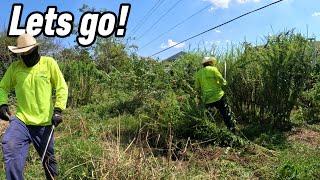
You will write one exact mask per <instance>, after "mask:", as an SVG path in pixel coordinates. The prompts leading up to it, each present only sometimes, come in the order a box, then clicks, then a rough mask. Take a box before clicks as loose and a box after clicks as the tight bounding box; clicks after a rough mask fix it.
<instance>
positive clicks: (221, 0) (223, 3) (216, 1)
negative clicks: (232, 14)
mask: <svg viewBox="0 0 320 180" xmlns="http://www.w3.org/2000/svg"><path fill="white" fill-rule="evenodd" d="M204 1H208V2H210V3H211V4H213V5H214V6H215V7H217V8H228V7H229V4H230V2H231V0H204ZM211 10H212V9H211Z"/></svg>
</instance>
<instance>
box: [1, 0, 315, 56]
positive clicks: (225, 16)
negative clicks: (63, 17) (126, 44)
mask: <svg viewBox="0 0 320 180" xmlns="http://www.w3.org/2000/svg"><path fill="white" fill-rule="evenodd" d="M157 1H159V0H127V1H123V0H79V1H64V0H55V1H53V0H48V1H45V0H24V1H12V0H9V1H1V2H0V7H1V11H0V26H1V28H2V29H3V28H4V27H7V24H8V21H9V17H10V11H11V6H12V4H13V3H23V4H24V12H23V15H24V17H23V19H22V22H24V20H25V17H26V15H28V14H29V13H30V12H32V11H41V12H44V11H45V10H46V7H47V6H49V5H55V6H57V7H58V11H70V12H72V13H74V15H75V17H76V22H77V21H78V19H79V17H80V16H81V14H80V13H79V11H78V9H79V8H80V7H81V6H82V5H83V4H88V5H89V6H92V7H95V8H96V9H101V8H104V9H108V10H111V11H114V12H116V14H117V12H118V8H119V5H120V4H121V3H131V5H132V7H131V8H132V9H131V14H130V16H129V21H128V26H127V28H128V32H127V33H128V34H127V35H130V36H132V37H135V39H134V40H131V41H130V43H132V44H135V45H138V46H139V47H142V46H144V45H145V44H146V43H148V42H150V40H152V39H154V38H155V37H157V36H158V35H159V34H162V33H163V32H165V31H167V30H168V29H169V28H171V27H172V26H174V25H176V24H177V23H179V22H180V21H182V20H184V19H185V18H187V17H188V16H190V15H192V14H193V13H195V12H197V11H199V10H200V9H202V8H204V7H206V6H210V7H208V8H207V9H205V10H204V11H202V12H201V13H200V14H198V15H196V16H194V17H193V18H191V19H189V20H188V21H186V22H185V23H183V24H182V25H181V26H179V27H177V28H176V29H174V30H173V31H171V32H169V33H166V34H165V35H164V36H163V37H161V38H159V39H158V40H156V41H154V42H153V43H151V44H149V45H148V46H146V47H145V48H142V49H139V51H138V54H139V55H141V56H150V55H151V54H153V53H155V52H157V51H160V50H162V49H163V48H165V47H168V46H169V45H172V44H174V43H176V42H179V41H181V40H183V39H185V38H187V37H189V36H192V35H194V34H197V33H199V32H201V31H204V30H206V29H208V28H211V27H213V26H215V25H218V24H220V23H223V22H224V21H227V20H229V19H231V18H234V17H236V16H238V15H240V14H242V13H245V12H247V11H250V10H253V9H255V8H258V7H260V6H263V5H265V4H268V3H270V2H272V1H273V0H182V1H180V2H179V3H178V4H177V6H175V8H174V9H173V10H172V11H171V12H169V13H168V14H167V15H166V16H164V17H163V18H162V20H161V21H160V22H159V23H158V24H156V25H155V26H154V27H153V28H152V29H151V30H150V31H147V30H148V29H150V27H151V25H152V24H154V23H155V22H156V21H157V20H158V19H159V17H161V16H162V15H163V14H165V13H166V12H167V11H168V9H169V8H170V7H172V6H173V5H174V4H175V3H176V2H178V0H160V1H163V2H162V4H161V5H160V6H159V7H158V8H157V9H156V10H154V12H153V13H152V15H151V16H150V17H148V18H143V17H145V15H146V13H147V12H148V11H149V10H150V9H151V8H152V7H153V6H154V5H155V4H156V3H157ZM141 19H143V20H142V22H143V23H142V24H141V23H140V25H139V29H138V31H136V32H135V33H133V32H132V30H133V28H134V27H135V26H136V25H137V24H138V23H139V22H141ZM292 28H295V29H296V31H297V32H301V33H303V34H307V32H308V33H309V36H311V35H314V36H316V37H317V39H320V1H319V0H285V1H283V2H281V3H279V4H277V5H275V6H272V7H269V8H267V9H264V10H262V11H260V12H258V13H254V14H252V15H249V16H246V17H244V18H242V19H240V20H238V21H235V22H233V23H231V24H228V25H226V26H223V27H221V28H219V29H217V30H216V31H212V32H209V33H207V34H205V35H203V36H200V37H197V38H195V39H193V40H191V41H188V42H186V43H185V44H183V45H181V46H179V47H176V48H173V49H170V50H168V51H166V52H164V53H162V54H159V57H160V58H161V59H163V58H165V57H168V56H170V55H173V54H175V53H177V52H179V51H182V50H188V49H190V48H191V49H194V48H197V47H200V48H203V47H207V48H209V47H210V46H211V45H212V44H214V45H216V46H217V47H218V48H219V49H226V48H227V47H229V46H230V43H234V44H238V43H240V42H243V41H245V40H246V41H248V42H251V43H261V42H262V40H263V37H264V36H266V35H268V34H276V33H278V32H281V31H283V30H286V29H292ZM126 37H128V36H126ZM74 40H75V37H70V38H65V39H63V40H62V43H63V44H64V45H66V46H69V45H72V44H73V41H74Z"/></svg>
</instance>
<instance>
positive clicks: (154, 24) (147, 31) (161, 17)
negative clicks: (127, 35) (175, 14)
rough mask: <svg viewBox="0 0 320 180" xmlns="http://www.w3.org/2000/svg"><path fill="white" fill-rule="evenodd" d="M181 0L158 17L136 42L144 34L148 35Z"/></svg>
mask: <svg viewBox="0 0 320 180" xmlns="http://www.w3.org/2000/svg"><path fill="white" fill-rule="evenodd" d="M181 1H182V0H178V1H177V2H176V3H175V4H174V5H173V6H171V7H170V9H169V10H168V11H166V12H165V13H164V14H163V15H162V16H160V18H159V19H158V20H157V21H156V22H155V23H153V24H152V26H151V27H150V28H149V29H147V30H146V31H144V32H143V33H142V34H141V35H140V36H139V37H138V38H137V40H139V39H140V38H141V37H142V36H144V35H145V34H147V33H149V31H150V30H151V29H152V28H153V27H154V26H156V25H157V24H158V23H159V22H160V21H161V20H162V19H163V18H164V17H165V16H166V15H167V14H169V13H170V11H172V10H173V9H174V8H175V7H176V6H177V5H178V4H179V3H180V2H181Z"/></svg>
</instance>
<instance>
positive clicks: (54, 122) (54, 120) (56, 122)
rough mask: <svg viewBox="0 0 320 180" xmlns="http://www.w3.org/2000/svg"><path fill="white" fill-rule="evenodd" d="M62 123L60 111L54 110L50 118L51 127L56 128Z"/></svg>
mask: <svg viewBox="0 0 320 180" xmlns="http://www.w3.org/2000/svg"><path fill="white" fill-rule="evenodd" d="M61 122H62V110H61V109H60V108H54V110H53V116H52V125H54V126H55V127H57V126H58V125H59V124H60V123H61Z"/></svg>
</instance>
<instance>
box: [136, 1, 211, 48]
mask: <svg viewBox="0 0 320 180" xmlns="http://www.w3.org/2000/svg"><path fill="white" fill-rule="evenodd" d="M209 7H211V5H208V6H205V7H204V8H202V9H200V10H199V11H197V12H196V13H194V14H192V15H191V16H189V17H187V18H186V19H184V20H182V21H181V22H179V23H178V24H176V25H175V26H173V27H171V28H170V29H168V30H167V31H165V32H164V33H162V34H160V35H159V36H157V37H156V38H154V39H152V40H151V41H149V42H148V43H146V44H145V45H143V46H142V47H141V48H140V50H141V49H143V48H145V47H146V46H148V45H149V44H151V43H153V42H154V41H156V40H158V39H159V38H161V37H162V36H164V35H165V34H167V33H168V32H170V31H172V30H174V29H175V28H177V27H178V26H180V25H181V24H183V23H185V22H186V21H188V20H189V19H191V18H193V17H194V16H196V15H198V14H200V13H201V12H202V11H204V10H206V9H208V8H209Z"/></svg>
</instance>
